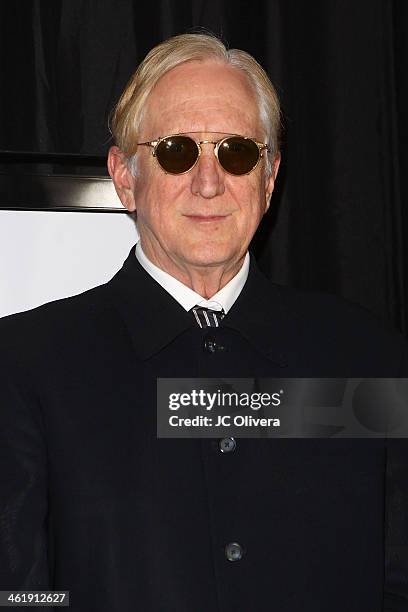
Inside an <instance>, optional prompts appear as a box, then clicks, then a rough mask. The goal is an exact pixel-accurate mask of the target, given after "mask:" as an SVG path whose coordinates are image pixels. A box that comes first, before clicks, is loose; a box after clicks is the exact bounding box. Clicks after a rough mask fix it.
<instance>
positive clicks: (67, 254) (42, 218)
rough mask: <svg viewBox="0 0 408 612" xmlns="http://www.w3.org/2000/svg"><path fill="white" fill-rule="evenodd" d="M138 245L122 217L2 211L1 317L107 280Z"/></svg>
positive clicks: (133, 231)
mask: <svg viewBox="0 0 408 612" xmlns="http://www.w3.org/2000/svg"><path fill="white" fill-rule="evenodd" d="M136 241H137V230H136V226H135V224H134V221H133V219H132V218H131V217H130V216H128V215H126V214H121V213H104V212H92V213H91V212H60V211H58V212H55V211H35V212H34V211H33V212H31V211H6V210H2V211H0V316H4V315H7V314H11V313H15V312H20V311H23V310H28V309H30V308H34V307H35V306H39V305H40V304H44V303H45V302H49V301H51V300H55V299H58V298H62V297H67V296H70V295H75V294H77V293H81V292H82V291H85V290H86V289H89V288H91V287H95V286H96V285H100V284H101V283H104V282H106V281H107V280H109V279H110V278H111V277H112V276H113V275H114V274H115V272H117V271H118V270H119V268H120V267H121V266H122V263H123V262H124V260H125V259H126V256H127V255H128V252H129V250H130V247H131V246H132V244H135V242H136Z"/></svg>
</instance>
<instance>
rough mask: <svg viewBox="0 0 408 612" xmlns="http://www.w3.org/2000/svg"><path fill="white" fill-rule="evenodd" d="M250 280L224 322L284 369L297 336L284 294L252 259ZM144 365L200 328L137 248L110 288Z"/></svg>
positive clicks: (114, 302) (129, 256)
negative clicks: (140, 257) (287, 348)
mask: <svg viewBox="0 0 408 612" xmlns="http://www.w3.org/2000/svg"><path fill="white" fill-rule="evenodd" d="M250 257H251V259H250V268H249V274H248V279H247V281H246V283H245V286H244V288H243V290H242V291H241V293H240V295H239V296H238V298H237V300H236V302H235V303H234V305H233V306H232V308H231V310H230V311H229V313H228V315H227V316H226V317H225V319H224V320H223V321H222V327H226V328H232V329H234V330H236V331H238V332H239V333H240V334H241V335H242V336H244V337H245V338H246V340H247V341H248V342H249V343H250V344H252V345H253V346H254V347H255V348H256V349H257V350H259V351H260V352H262V353H263V354H264V355H265V356H266V357H268V358H269V359H270V360H271V361H272V362H274V363H275V364H277V365H279V366H281V367H285V366H286V365H287V356H286V353H285V346H287V343H288V342H290V341H291V340H290V339H289V336H292V335H293V329H292V326H290V325H289V318H290V316H289V313H288V309H287V306H286V305H285V304H284V301H285V300H284V299H283V288H282V287H279V286H278V285H275V284H273V283H272V282H271V281H269V280H268V279H267V278H266V277H265V276H264V275H263V274H262V272H261V271H260V270H259V268H258V266H257V264H256V261H255V259H254V257H253V255H252V253H251V256H250ZM106 287H107V289H108V290H109V292H110V295H111V298H112V301H113V304H114V306H115V307H116V308H117V309H118V311H119V313H120V315H121V317H122V318H123V320H124V322H125V324H126V326H127V328H128V330H129V332H130V335H131V337H132V341H133V345H134V349H135V351H136V353H137V355H138V357H139V358H140V359H148V358H149V357H151V356H152V355H154V354H155V353H157V352H158V351H160V350H161V349H162V348H164V347H165V346H166V345H167V344H169V343H170V342H171V341H172V340H174V339H175V338H176V337H177V336H179V335H180V334H182V333H183V332H184V331H186V330H187V329H189V328H193V327H196V323H195V321H194V319H193V317H192V316H191V314H190V313H189V312H186V311H185V310H184V308H182V306H180V304H179V303H178V302H177V301H176V300H175V299H174V298H173V297H172V296H171V295H170V294H169V293H168V292H167V291H165V290H164V289H163V288H162V287H161V286H160V285H159V284H158V283H157V282H156V281H155V280H154V279H153V278H152V277H151V276H150V275H149V274H148V273H147V272H146V271H145V270H144V268H143V267H142V266H141V265H140V263H139V262H138V261H137V259H136V256H135V247H134V246H133V247H132V248H131V250H130V253H129V255H128V257H127V259H126V260H125V262H124V264H123V266H122V268H121V269H120V270H119V272H117V274H116V275H115V276H114V277H113V278H112V280H110V281H109V282H108V283H107V284H106Z"/></svg>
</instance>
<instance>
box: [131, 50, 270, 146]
mask: <svg viewBox="0 0 408 612" xmlns="http://www.w3.org/2000/svg"><path fill="white" fill-rule="evenodd" d="M141 131H142V138H147V139H149V138H157V137H158V136H165V135H166V134H175V133H177V132H183V133H188V132H219V133H230V134H242V135H244V136H252V137H255V136H257V137H260V136H261V131H262V130H261V126H260V121H259V110H258V104H257V99H256V95H255V92H254V89H253V87H252V86H251V84H250V83H249V81H248V78H247V77H246V76H245V74H244V73H243V72H242V71H240V70H238V69H237V68H234V67H232V66H228V65H225V64H222V63H218V62H214V61H207V62H198V61H192V62H186V63H184V64H181V65H180V66H177V67H176V68H173V69H172V70H170V71H168V72H167V73H166V74H165V75H163V76H162V77H161V78H160V79H159V80H158V82H157V83H156V85H155V87H154V88H153V90H152V92H151V93H150V96H149V98H148V100H147V107H146V109H145V113H144V120H143V122H142V126H141Z"/></svg>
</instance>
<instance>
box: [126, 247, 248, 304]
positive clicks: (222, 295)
mask: <svg viewBox="0 0 408 612" xmlns="http://www.w3.org/2000/svg"><path fill="white" fill-rule="evenodd" d="M136 257H137V259H138V261H139V263H140V265H141V266H143V268H144V269H145V270H146V272H147V273H148V274H150V276H152V277H153V278H154V280H155V281H157V282H158V283H159V285H161V286H162V287H163V289H165V290H166V291H167V292H168V293H170V295H171V296H172V297H173V298H174V299H175V300H177V302H178V303H179V304H180V305H181V306H182V307H183V308H184V309H185V310H187V311H189V310H191V309H192V308H193V307H194V306H197V305H198V306H202V307H204V308H210V309H211V310H222V309H223V310H224V312H225V314H227V312H228V311H229V310H230V309H231V307H232V305H233V304H234V302H235V300H236V299H237V297H238V296H239V294H240V293H241V291H242V289H243V287H244V285H245V282H246V279H247V278H248V272H249V253H248V251H247V253H246V255H245V258H244V263H243V264H242V266H241V268H240V270H239V272H237V274H236V275H235V276H234V277H233V278H232V279H231V280H230V281H229V282H228V283H227V284H226V285H225V287H223V288H222V289H220V290H219V291H217V293H216V294H215V295H213V296H212V297H211V298H210V299H209V300H207V299H205V298H203V296H202V295H200V294H199V293H196V292H195V291H193V290H192V289H190V287H187V285H185V284H184V283H182V282H181V281H179V280H177V278H174V276H171V274H168V273H167V272H165V271H164V270H162V269H161V268H158V267H157V266H156V265H155V264H154V263H152V262H151V261H150V259H148V258H147V257H146V255H145V254H144V252H143V250H142V245H141V243H140V240H139V242H138V243H137V244H136Z"/></svg>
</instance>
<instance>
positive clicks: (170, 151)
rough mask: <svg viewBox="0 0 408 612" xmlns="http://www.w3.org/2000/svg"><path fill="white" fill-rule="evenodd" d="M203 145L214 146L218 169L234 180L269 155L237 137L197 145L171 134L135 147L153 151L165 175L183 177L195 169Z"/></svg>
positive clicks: (259, 144)
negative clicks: (219, 166) (141, 146)
mask: <svg viewBox="0 0 408 612" xmlns="http://www.w3.org/2000/svg"><path fill="white" fill-rule="evenodd" d="M191 133H194V132H191ZM208 133H209V134H211V133H213V132H208ZM214 133H216V132H214ZM203 144H212V145H214V155H215V157H216V158H217V160H218V162H219V164H220V165H221V167H222V168H223V169H224V170H225V172H228V174H233V175H235V176H242V175H244V174H249V173H250V172H252V171H253V170H255V168H256V167H257V165H258V163H259V160H260V159H261V157H263V152H264V151H265V150H266V151H269V148H268V145H267V144H264V143H263V142H257V141H256V140H254V139H253V138H247V137H246V136H238V135H237V134H232V135H231V136H227V137H226V138H222V139H221V140H200V141H196V140H194V139H193V138H190V136H186V135H185V134H172V135H170V136H163V137H162V138H158V139H157V140H151V141H150V142H139V143H138V145H145V146H148V147H153V152H152V153H153V156H154V157H155V158H156V159H157V161H158V163H159V164H160V166H161V168H162V169H163V170H164V171H165V172H167V173H168V174H184V173H185V172H189V170H191V169H192V168H194V166H195V165H196V163H197V161H198V159H199V157H200V155H201V145H203Z"/></svg>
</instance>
